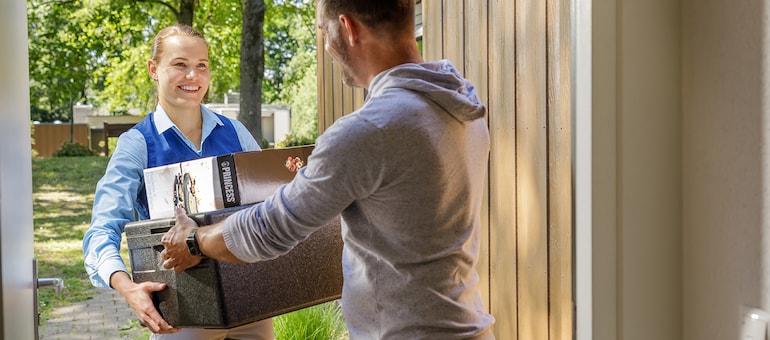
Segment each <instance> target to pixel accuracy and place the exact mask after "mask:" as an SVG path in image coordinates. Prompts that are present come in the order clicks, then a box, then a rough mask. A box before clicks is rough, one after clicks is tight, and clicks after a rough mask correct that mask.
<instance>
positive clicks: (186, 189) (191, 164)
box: [144, 145, 313, 219]
mask: <svg viewBox="0 0 770 340" xmlns="http://www.w3.org/2000/svg"><path fill="white" fill-rule="evenodd" d="M312 151H313V146H312V145H308V146H298V147H290V148H282V149H265V150H262V151H248V152H237V153H232V154H228V155H223V156H216V157H205V158H200V159H195V160H191V161H187V162H181V163H174V164H169V165H165V166H160V167H154V168H148V169H145V170H144V180H145V189H146V191H147V203H148V205H149V210H150V218H151V219H159V218H169V217H174V210H175V208H176V207H177V206H180V205H181V206H184V207H185V209H186V210H187V213H188V214H195V213H201V212H207V211H215V210H220V209H224V208H229V207H235V206H240V205H245V204H251V203H257V202H261V201H264V200H265V198H266V197H268V196H270V195H271V194H272V193H273V192H275V190H276V189H278V187H279V186H280V185H282V184H284V183H288V182H290V181H291V180H292V179H293V178H294V174H295V173H296V170H298V169H299V168H301V167H302V166H304V165H305V164H306V163H307V159H308V157H309V156H310V153H311V152H312Z"/></svg>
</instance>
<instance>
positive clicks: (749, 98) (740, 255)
mask: <svg viewBox="0 0 770 340" xmlns="http://www.w3.org/2000/svg"><path fill="white" fill-rule="evenodd" d="M768 7H769V6H768V4H767V1H763V0H735V1H726V0H723V1H720V0H697V1H696V0H682V10H683V16H682V18H683V22H682V28H683V30H682V31H683V32H682V36H683V49H682V50H683V53H682V66H683V67H682V78H683V91H682V92H683V131H684V134H683V145H682V147H683V169H682V171H683V172H682V173H683V196H684V197H683V201H684V206H683V224H684V228H683V230H684V239H683V263H684V266H683V270H684V275H683V287H684V289H683V290H684V299H683V301H684V302H683V305H684V306H683V309H684V310H683V324H684V336H683V339H685V340H695V339H698V340H701V339H705V340H709V339H714V340H721V339H739V338H740V339H746V337H745V336H744V335H747V334H744V335H741V334H742V331H743V323H744V320H745V317H746V310H745V309H744V308H761V309H763V310H765V311H767V310H769V309H770V296H768V295H769V294H768V293H769V292H770V268H769V267H768V262H770V258H769V257H768V255H770V237H769V236H768V235H770V218H768V211H769V210H768V208H769V206H768V203H769V202H770V200H769V198H770V196H769V195H770V193H768V189H767V188H768V174H770V172H768V165H769V164H768V146H769V144H768V142H769V141H768V136H770V126H768V119H767V118H768V117H767V115H768V105H767V104H768V103H769V102H770V101H769V99H770V91H769V90H770V86H768V85H769V84H768V77H767V70H768V69H769V68H768V67H769V66H770V59H768V56H769V55H770V50H769V49H768V46H769V45H768V32H769V31H770V23H769V22H768V18H770V15H769V13H768V11H769V10H768ZM761 339H764V337H762V338H761Z"/></svg>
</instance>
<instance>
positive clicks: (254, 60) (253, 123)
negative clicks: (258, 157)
mask: <svg viewBox="0 0 770 340" xmlns="http://www.w3.org/2000/svg"><path fill="white" fill-rule="evenodd" d="M242 1H243V30H242V34H241V102H240V105H241V107H240V112H239V113H238V120H240V121H241V122H242V123H243V125H245V126H246V128H247V129H248V130H249V131H251V134H252V135H253V136H254V138H255V139H256V140H257V141H261V140H262V77H263V76H264V73H265V66H264V65H265V53H264V45H263V39H264V31H263V26H264V22H265V11H266V10H267V6H265V1H264V0H242Z"/></svg>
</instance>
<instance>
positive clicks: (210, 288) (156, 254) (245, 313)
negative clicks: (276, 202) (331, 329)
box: [126, 206, 342, 328]
mask: <svg viewBox="0 0 770 340" xmlns="http://www.w3.org/2000/svg"><path fill="white" fill-rule="evenodd" d="M242 208H244V206H240V207H234V208H228V209H223V210H218V211H213V212H208V213H201V214H196V215H192V216H191V217H193V219H195V220H196V221H197V222H198V224H199V225H209V224H212V223H216V222H218V221H220V220H223V219H224V218H226V217H227V216H229V215H230V214H231V213H233V212H234V211H237V210H240V209H242ZM173 224H174V219H158V220H149V221H139V222H133V223H129V224H127V225H126V236H127V241H128V248H129V255H130V259H131V271H132V274H133V278H134V281H135V282H145V281H155V282H165V283H166V284H167V288H166V289H165V290H163V291H161V292H158V293H156V294H155V295H154V296H153V298H154V300H155V307H156V308H157V309H158V311H159V312H160V313H161V315H162V316H163V318H165V319H166V321H167V322H168V323H169V324H171V325H173V326H175V327H192V328H231V327H235V326H239V325H242V324H245V323H249V322H253V321H257V320H262V319H266V318H269V317H273V316H277V315H280V314H284V313H288V312H292V311H295V310H298V309H302V308H306V307H310V306H313V305H316V304H320V303H324V302H327V301H331V300H335V299H338V298H339V297H340V296H341V294H342V239H341V236H340V220H339V218H335V219H334V220H333V221H332V222H330V223H329V224H328V225H326V226H324V227H323V228H321V229H320V230H318V231H317V232H315V233H313V234H312V235H311V236H310V237H309V238H308V239H307V240H305V241H304V242H302V243H300V244H299V245H298V246H297V247H296V248H294V249H293V250H292V251H291V252H289V253H288V254H286V255H284V256H281V257H279V258H277V259H274V260H271V261H264V262H256V263H251V264H231V263H224V262H218V261H214V260H211V259H206V260H204V261H202V262H201V263H200V264H199V265H197V266H195V267H193V268H190V269H188V270H186V271H184V272H182V273H179V274H176V273H174V271H173V270H167V269H163V267H162V266H161V263H162V259H161V257H160V252H161V251H162V250H163V246H161V245H160V239H161V237H163V233H165V232H166V231H167V230H168V229H169V228H170V227H171V226H172V225H173Z"/></svg>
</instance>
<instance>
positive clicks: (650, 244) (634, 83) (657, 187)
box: [578, 0, 728, 340]
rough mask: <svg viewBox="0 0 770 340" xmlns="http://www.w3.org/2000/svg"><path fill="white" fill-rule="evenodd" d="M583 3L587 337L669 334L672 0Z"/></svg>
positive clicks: (677, 42) (677, 318) (675, 212)
mask: <svg viewBox="0 0 770 340" xmlns="http://www.w3.org/2000/svg"><path fill="white" fill-rule="evenodd" d="M578 1H579V0H578ZM592 6H593V12H592V32H593V36H592V44H593V47H592V55H593V65H592V70H593V73H592V79H593V86H592V91H593V95H592V103H593V124H592V131H593V140H592V145H593V149H592V155H593V162H592V168H593V174H592V177H593V181H592V182H593V188H592V190H593V192H592V195H593V202H592V205H593V209H592V214H593V216H592V217H593V230H592V234H593V237H592V243H593V255H592V256H593V277H592V282H593V293H592V294H593V300H592V303H593V315H592V317H593V322H592V324H593V339H597V340H632V339H639V340H642V339H660V340H665V339H670V340H679V339H682V319H683V307H682V290H683V288H682V274H681V273H682V270H683V268H682V242H683V241H682V240H683V233H682V193H681V187H682V174H683V173H682V163H681V157H682V142H681V138H682V110H681V107H682V99H681V92H682V91H681V83H682V81H681V73H682V61H681V45H682V42H681V40H682V34H681V17H682V15H681V3H680V1H677V0H594V1H592ZM578 275H580V274H578ZM578 301H580V300H579V297H578ZM720 339H728V338H726V337H722V338H720Z"/></svg>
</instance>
